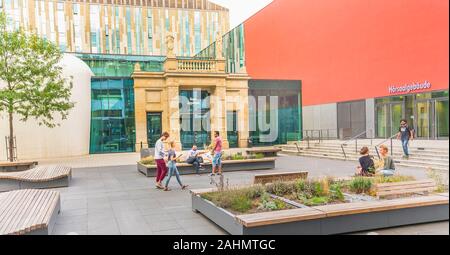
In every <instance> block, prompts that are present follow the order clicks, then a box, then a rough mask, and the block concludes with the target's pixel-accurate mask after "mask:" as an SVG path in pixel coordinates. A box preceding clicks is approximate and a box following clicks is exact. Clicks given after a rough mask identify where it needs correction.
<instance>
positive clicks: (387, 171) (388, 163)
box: [379, 145, 395, 176]
mask: <svg viewBox="0 0 450 255" xmlns="http://www.w3.org/2000/svg"><path fill="white" fill-rule="evenodd" d="M388 152H389V149H388V147H387V146H386V145H380V154H381V159H382V160H383V167H382V168H381V169H380V171H379V174H381V175H384V176H392V175H394V172H395V164H394V159H393V158H392V157H391V156H389V154H388Z"/></svg>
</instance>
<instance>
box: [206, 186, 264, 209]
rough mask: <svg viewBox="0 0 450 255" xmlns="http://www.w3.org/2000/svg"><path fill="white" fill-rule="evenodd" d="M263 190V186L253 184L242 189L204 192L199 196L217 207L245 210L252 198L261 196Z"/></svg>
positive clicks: (250, 204) (250, 203)
mask: <svg viewBox="0 0 450 255" xmlns="http://www.w3.org/2000/svg"><path fill="white" fill-rule="evenodd" d="M264 192H265V190H264V187H263V186H261V185H255V186H251V187H248V188H244V189H226V190H223V191H215V192H209V193H204V194H202V195H201V197H202V198H204V199H206V200H209V201H211V202H212V203H214V204H215V205H217V206H219V207H222V208H225V209H232V210H235V211H238V212H245V210H244V209H245V208H247V209H246V210H249V209H251V207H252V201H253V199H255V198H258V197H260V196H262V195H263V194H264ZM249 206H250V207H249Z"/></svg>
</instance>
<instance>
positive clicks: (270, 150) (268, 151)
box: [246, 147, 281, 157]
mask: <svg viewBox="0 0 450 255" xmlns="http://www.w3.org/2000/svg"><path fill="white" fill-rule="evenodd" d="M280 151H281V149H280V148H275V147H259V148H251V149H247V150H246V152H247V154H250V155H252V154H257V153H261V154H264V157H276V156H277V155H278V152H280Z"/></svg>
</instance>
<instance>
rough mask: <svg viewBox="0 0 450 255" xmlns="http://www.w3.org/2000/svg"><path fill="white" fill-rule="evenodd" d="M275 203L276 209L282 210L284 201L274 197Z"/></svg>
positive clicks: (284, 206) (284, 204)
mask: <svg viewBox="0 0 450 255" xmlns="http://www.w3.org/2000/svg"><path fill="white" fill-rule="evenodd" d="M275 205H276V208H277V210H283V209H285V208H286V203H284V202H283V201H281V200H278V199H275Z"/></svg>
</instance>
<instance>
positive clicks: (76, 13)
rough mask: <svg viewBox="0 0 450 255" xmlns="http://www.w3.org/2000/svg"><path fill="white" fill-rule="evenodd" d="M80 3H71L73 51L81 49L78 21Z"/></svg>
mask: <svg viewBox="0 0 450 255" xmlns="http://www.w3.org/2000/svg"><path fill="white" fill-rule="evenodd" d="M79 13H80V4H73V33H74V36H73V38H74V40H75V52H81V51H82V39H81V25H80V24H81V23H80V19H81V17H80V14H79Z"/></svg>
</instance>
